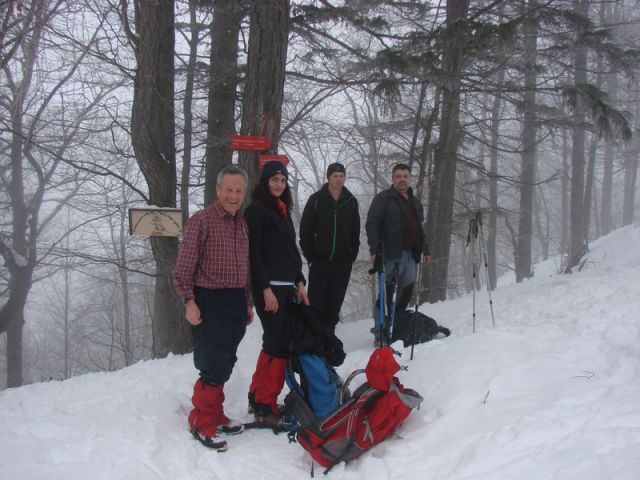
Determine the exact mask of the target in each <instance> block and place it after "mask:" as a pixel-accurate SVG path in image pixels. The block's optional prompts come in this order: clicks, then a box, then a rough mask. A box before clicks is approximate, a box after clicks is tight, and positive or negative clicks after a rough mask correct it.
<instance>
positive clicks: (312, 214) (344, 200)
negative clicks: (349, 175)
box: [300, 183, 360, 263]
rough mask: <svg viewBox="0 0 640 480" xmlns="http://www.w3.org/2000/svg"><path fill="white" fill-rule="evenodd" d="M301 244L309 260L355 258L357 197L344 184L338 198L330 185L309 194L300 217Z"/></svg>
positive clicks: (357, 245)
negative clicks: (335, 197) (332, 193)
mask: <svg viewBox="0 0 640 480" xmlns="http://www.w3.org/2000/svg"><path fill="white" fill-rule="evenodd" d="M300 248H301V249H302V254H303V255H304V256H305V258H306V259H307V261H308V262H309V263H313V262H315V261H319V260H320V261H326V262H353V261H355V259H356V257H357V256H358V250H359V248H360V214H359V213H358V201H357V200H356V197H354V196H353V195H352V194H351V192H350V191H349V190H348V189H347V188H346V187H343V188H342V192H341V193H340V197H339V198H338V201H335V200H334V199H333V197H332V196H331V193H330V192H329V185H328V184H326V183H325V184H324V185H323V186H322V188H321V189H320V190H318V191H317V192H316V193H314V194H313V195H311V196H310V197H309V200H308V201H307V204H306V205H305V207H304V211H303V212H302V219H301V221H300Z"/></svg>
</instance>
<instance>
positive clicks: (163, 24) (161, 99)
mask: <svg viewBox="0 0 640 480" xmlns="http://www.w3.org/2000/svg"><path fill="white" fill-rule="evenodd" d="M174 24H175V21H174V2H173V0H157V1H154V2H150V1H141V2H139V4H138V42H137V49H136V56H137V61H138V66H137V70H136V77H135V89H134V96H133V110H132V114H131V135H132V143H133V149H134V152H135V155H136V160H137V162H138V166H139V167H140V170H141V171H142V173H143V175H144V177H145V179H146V181H147V185H148V187H149V202H150V203H151V204H152V205H155V206H158V207H173V208H175V206H176V155H175V115H174V105H173V102H174V64H173V61H174V59H173V56H174V31H175V25H174ZM151 248H152V251H153V257H154V259H155V261H156V275H157V277H156V286H155V292H154V302H153V304H154V310H153V353H154V356H156V357H164V356H166V355H167V354H168V353H169V352H174V353H184V352H187V351H189V349H190V347H191V337H190V334H189V333H190V332H189V329H188V324H187V322H185V321H184V318H183V314H184V313H183V307H182V305H181V302H180V299H178V298H177V295H176V293H175V290H174V288H173V280H172V278H173V270H174V267H175V261H176V257H177V251H178V240H177V238H173V237H152V238H151Z"/></svg>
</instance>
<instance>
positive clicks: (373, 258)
mask: <svg viewBox="0 0 640 480" xmlns="http://www.w3.org/2000/svg"><path fill="white" fill-rule="evenodd" d="M371 263H373V264H374V265H375V264H376V255H371Z"/></svg>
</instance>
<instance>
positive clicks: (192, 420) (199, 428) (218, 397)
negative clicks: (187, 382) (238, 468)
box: [189, 378, 227, 452]
mask: <svg viewBox="0 0 640 480" xmlns="http://www.w3.org/2000/svg"><path fill="white" fill-rule="evenodd" d="M223 398H224V394H223V393H222V385H209V384H207V383H204V382H203V381H202V379H200V378H199V379H198V380H197V381H196V383H195V385H194V386H193V396H192V397H191V402H192V403H193V409H192V410H191V412H189V427H191V434H192V435H193V436H194V438H195V439H196V440H198V441H199V442H200V443H202V444H203V445H204V446H205V447H207V448H211V449H213V450H217V451H221V452H223V451H226V450H227V442H225V441H224V440H220V439H218V438H216V431H217V425H218V412H219V411H220V408H221V405H222V400H223Z"/></svg>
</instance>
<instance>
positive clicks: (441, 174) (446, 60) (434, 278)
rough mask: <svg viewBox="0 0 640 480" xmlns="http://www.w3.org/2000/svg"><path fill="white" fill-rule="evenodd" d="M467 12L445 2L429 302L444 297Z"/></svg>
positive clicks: (431, 202)
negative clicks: (445, 38) (446, 37)
mask: <svg viewBox="0 0 640 480" xmlns="http://www.w3.org/2000/svg"><path fill="white" fill-rule="evenodd" d="M468 9H469V2H468V0H461V1H454V0H449V1H448V2H447V28H448V29H451V30H452V32H451V34H450V35H449V38H450V39H451V40H450V41H449V44H448V45H446V47H445V49H444V54H443V58H442V64H443V72H444V74H445V78H444V81H443V85H442V91H443V94H442V118H441V122H440V138H439V139H438V145H437V147H436V151H435V157H434V182H433V188H432V189H431V191H430V192H429V211H430V212H433V213H430V214H429V217H430V218H432V219H434V222H433V223H432V225H431V226H430V229H431V231H432V232H434V235H433V244H432V251H431V262H430V269H429V272H430V289H429V301H430V302H437V301H438V300H444V299H445V298H446V294H447V274H448V270H449V251H450V248H451V233H452V230H453V202H454V192H455V183H456V182H455V179H456V167H457V151H458V144H459V142H460V125H459V123H460V122H459V116H460V83H461V70H462V57H463V47H462V45H461V43H460V38H461V35H456V34H455V33H456V31H458V30H461V29H464V28H465V25H464V22H463V20H464V19H465V18H466V16H467V12H468ZM459 33H460V34H461V33H462V32H459ZM432 209H433V210H432Z"/></svg>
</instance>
